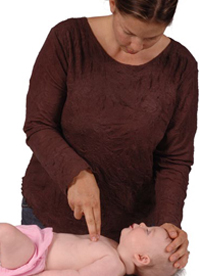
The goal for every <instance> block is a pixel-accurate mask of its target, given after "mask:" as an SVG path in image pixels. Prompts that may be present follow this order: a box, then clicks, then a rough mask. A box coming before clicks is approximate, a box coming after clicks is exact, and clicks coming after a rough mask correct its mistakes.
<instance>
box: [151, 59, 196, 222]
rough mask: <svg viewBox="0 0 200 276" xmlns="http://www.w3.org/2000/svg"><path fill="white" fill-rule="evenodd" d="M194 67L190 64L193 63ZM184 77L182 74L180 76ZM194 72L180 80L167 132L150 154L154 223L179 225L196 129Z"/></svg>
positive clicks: (191, 161)
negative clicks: (153, 176)
mask: <svg viewBox="0 0 200 276" xmlns="http://www.w3.org/2000/svg"><path fill="white" fill-rule="evenodd" d="M193 65H194V64H193ZM184 75H185V74H184ZM197 79H198V70H197V66H196V64H195V70H194V66H193V70H192V71H191V70H190V73H188V74H187V76H186V75H185V76H184V77H183V80H182V81H181V83H180V85H179V86H178V90H177V98H176V101H177V105H176V108H175V111H174V114H173V116H172V119H171V121H170V123H169V125H168V128H167V131H166V133H165V135H164V137H163V139H162V140H161V142H160V143H159V145H158V146H157V148H156V150H155V152H154V165H155V192H156V207H155V223H156V225H161V224H163V223H166V222H168V223H172V224H174V225H176V226H178V227H180V225H181V221H182V215H183V214H182V213H183V206H184V200H185V198H186V192H187V186H188V178H189V172H190V170H191V166H192V165H193V153H194V136H195V133H196V128H197V103H198V80H197Z"/></svg>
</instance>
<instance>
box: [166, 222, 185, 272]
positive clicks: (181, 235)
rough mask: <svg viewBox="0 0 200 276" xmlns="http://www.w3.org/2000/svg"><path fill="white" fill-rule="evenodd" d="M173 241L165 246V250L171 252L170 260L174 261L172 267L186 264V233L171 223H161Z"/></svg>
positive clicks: (181, 266) (180, 266)
mask: <svg viewBox="0 0 200 276" xmlns="http://www.w3.org/2000/svg"><path fill="white" fill-rule="evenodd" d="M161 227H162V228H164V229H165V230H166V231H167V232H168V234H169V236H170V238H171V239H173V241H172V242H171V243H170V244H169V245H168V246H167V248H166V250H167V252H173V253H172V254H171V256H170V258H169V259H170V261H171V262H173V263H174V267H176V268H179V269H181V268H183V267H185V266H186V264H187V262H188V257H189V251H188V244H189V241H188V236H187V233H186V232H185V231H183V230H181V229H180V228H178V227H176V226H175V225H173V224H171V223H164V224H163V225H161Z"/></svg>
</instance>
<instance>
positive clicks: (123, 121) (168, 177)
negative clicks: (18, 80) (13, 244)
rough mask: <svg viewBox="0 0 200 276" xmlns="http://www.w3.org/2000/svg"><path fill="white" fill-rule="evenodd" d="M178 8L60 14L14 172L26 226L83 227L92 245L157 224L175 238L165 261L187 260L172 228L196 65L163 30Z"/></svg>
mask: <svg viewBox="0 0 200 276" xmlns="http://www.w3.org/2000/svg"><path fill="white" fill-rule="evenodd" d="M176 5H177V1H175V0H171V1H170V0H169V1H161V0H155V1H147V0H138V1H133V0H132V1H131V0H129V1H123V0H110V8H111V12H112V15H111V16H105V17H97V18H89V19H86V18H79V19H69V20H66V21H64V22H61V23H60V24H58V25H57V26H56V27H54V28H53V29H52V30H51V32H50V34H49V36H48V38H47V40H46V42H45V44H44V46H43V48H42V50H41V52H40V54H39V56H38V59H37V61H36V64H35V67H34V70H33V74H32V78H31V82H30V89H29V93H28V97H27V117H26V122H25V126H24V130H25V132H26V134H27V143H28V145H29V146H30V147H31V149H32V150H33V157H32V159H31V161H30V164H29V166H28V168H27V171H26V175H25V177H24V179H23V195H24V197H25V199H24V207H26V208H23V220H22V223H23V224H32V223H34V224H36V222H37V221H38V219H39V222H37V224H38V225H40V226H41V227H43V226H46V227H47V226H51V227H53V229H54V231H55V232H70V233H76V234H85V233H86V232H87V229H88V231H89V233H90V236H91V239H92V240H97V239H98V235H99V234H100V232H101V233H102V235H104V236H107V237H110V238H113V239H115V240H118V238H119V234H120V231H121V229H122V228H124V227H126V226H127V225H130V224H131V222H132V221H136V222H139V221H144V222H145V223H146V224H149V225H162V227H163V228H165V229H166V230H167V231H168V233H169V235H170V237H171V238H173V239H174V241H173V242H172V243H171V245H170V246H169V247H168V248H167V250H168V251H173V250H176V252H175V253H174V254H172V255H171V257H170V260H171V261H172V262H174V266H175V267H179V268H181V267H184V266H185V265H186V263H187V259H188V252H187V246H188V240H187V235H186V233H185V232H184V231H183V230H181V229H180V223H181V220H182V208H183V202H184V199H185V197H186V189H187V184H188V174H189V171H190V167H191V165H192V164H193V142H194V135H195V132H196V115H197V97H198V96H197V94H198V91H197V64H196V61H195V59H194V58H193V57H192V55H191V54H190V53H189V51H188V50H187V49H185V48H184V47H183V46H182V45H180V44H179V43H177V42H175V41H173V40H171V39H170V38H168V37H166V36H165V35H164V34H163V33H164V31H165V29H166V27H167V26H168V25H169V24H170V22H171V21H172V18H173V15H174V12H175V9H176ZM25 201H26V202H27V203H26V202H25ZM30 207H31V209H30ZM28 212H31V214H30V213H28ZM32 212H33V213H34V215H35V216H36V218H34V215H33V214H32ZM27 213H28V214H27ZM28 216H30V217H28ZM28 218H29V219H30V220H28ZM74 218H76V219H77V220H75V219H74ZM35 219H36V220H37V221H36V220H35Z"/></svg>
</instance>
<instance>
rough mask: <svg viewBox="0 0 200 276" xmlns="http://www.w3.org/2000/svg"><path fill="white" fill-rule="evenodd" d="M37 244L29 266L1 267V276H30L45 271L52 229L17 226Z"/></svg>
mask: <svg viewBox="0 0 200 276" xmlns="http://www.w3.org/2000/svg"><path fill="white" fill-rule="evenodd" d="M16 228H17V229H19V230H20V231H21V232H22V233H24V234H25V235H26V236H28V237H29V238H30V239H31V240H32V241H33V243H34V244H35V252H34V254H33V256H32V258H31V259H30V260H29V261H28V263H27V264H25V265H23V266H21V267H19V268H17V269H12V270H11V269H6V268H4V267H1V266H0V276H29V275H34V274H37V273H39V272H41V271H43V270H44V268H45V261H46V255H47V252H48V247H49V245H50V244H51V242H52V238H53V231H52V228H45V229H40V228H39V227H38V226H36V225H20V226H16Z"/></svg>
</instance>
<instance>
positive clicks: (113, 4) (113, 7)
mask: <svg viewBox="0 0 200 276" xmlns="http://www.w3.org/2000/svg"><path fill="white" fill-rule="evenodd" d="M109 2H110V11H111V12H112V13H114V12H115V10H116V4H115V0H109Z"/></svg>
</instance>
